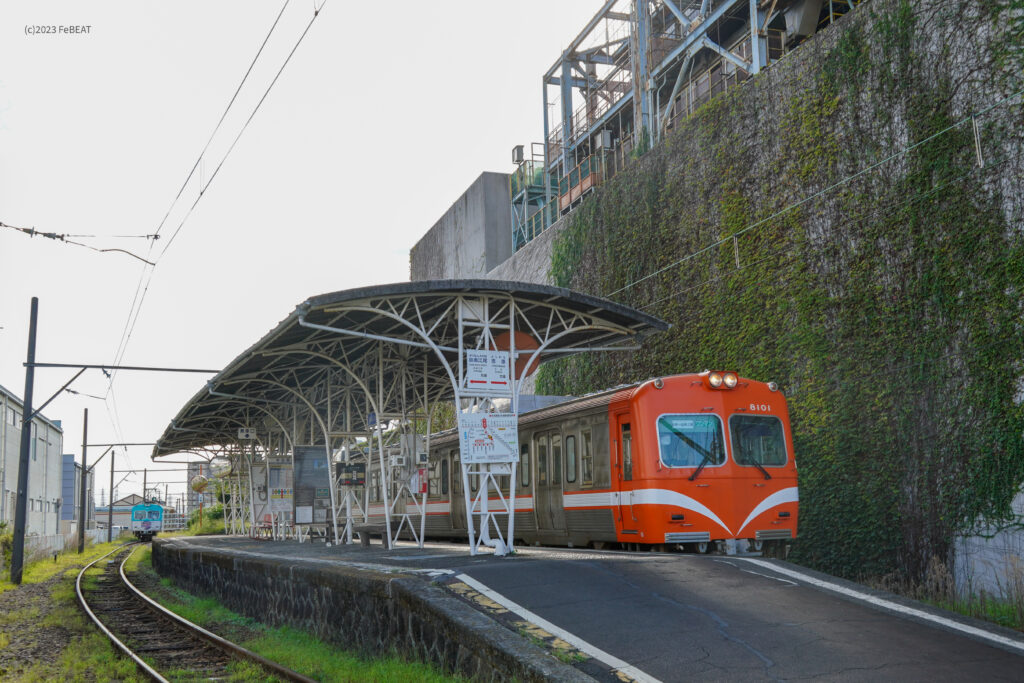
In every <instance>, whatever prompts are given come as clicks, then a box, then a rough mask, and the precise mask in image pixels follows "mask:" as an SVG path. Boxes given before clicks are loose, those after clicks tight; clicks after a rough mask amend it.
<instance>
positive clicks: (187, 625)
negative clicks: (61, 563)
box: [75, 543, 314, 683]
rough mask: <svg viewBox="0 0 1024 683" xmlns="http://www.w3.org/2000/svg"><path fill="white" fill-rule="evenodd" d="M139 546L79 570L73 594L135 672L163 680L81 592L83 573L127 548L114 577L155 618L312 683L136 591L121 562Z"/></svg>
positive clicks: (288, 676) (278, 672) (283, 674)
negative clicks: (113, 629)
mask: <svg viewBox="0 0 1024 683" xmlns="http://www.w3.org/2000/svg"><path fill="white" fill-rule="evenodd" d="M139 545H141V544H139V543H129V544H126V546H122V547H120V548H115V549H114V550H112V551H110V552H109V553H107V554H106V555H103V556H102V557H100V558H98V559H96V560H93V561H92V562H90V563H89V564H88V565H86V566H85V567H84V568H83V569H82V571H81V572H79V574H78V578H77V579H76V581H75V592H76V593H77V596H78V601H79V604H81V605H82V609H84V610H85V612H86V614H88V615H89V618H90V619H91V620H92V621H93V623H95V624H96V625H97V626H98V627H99V629H100V631H102V632H103V634H104V635H105V636H107V638H109V639H110V640H111V642H113V643H114V645H115V646H116V647H117V648H118V649H119V650H121V652H122V653H124V654H125V655H126V656H128V657H129V658H130V659H131V660H132V661H133V662H135V664H136V665H137V666H138V667H139V669H141V670H142V672H143V673H145V674H146V675H147V676H149V677H150V678H152V679H153V680H155V681H167V679H166V678H164V677H163V676H162V675H161V674H160V673H159V672H158V671H156V669H154V668H153V667H152V666H150V665H149V664H148V663H146V662H145V661H143V660H142V659H141V658H140V657H139V656H138V654H137V653H136V652H135V651H133V650H132V649H131V648H130V647H129V646H128V645H127V644H125V643H124V641H122V640H121V639H120V638H118V637H117V635H115V634H114V633H113V631H111V630H110V629H109V628H107V626H106V625H105V624H104V623H103V622H102V621H101V620H100V618H99V617H98V616H97V615H96V613H95V612H94V611H93V610H92V609H91V608H90V607H89V605H88V602H87V600H86V598H85V594H84V592H83V591H82V577H83V576H84V575H85V572H86V571H88V570H89V569H90V568H92V567H93V565H95V564H96V563H98V562H100V561H101V560H103V559H106V558H107V557H109V556H111V555H113V554H114V553H116V552H123V551H125V549H126V548H131V549H130V550H128V552H127V553H126V555H125V557H124V559H123V560H122V561H121V563H120V565H119V566H118V575H119V576H120V579H121V583H122V585H123V586H124V587H125V588H126V589H127V590H128V591H129V593H130V595H131V596H132V597H133V598H135V599H136V600H138V601H140V602H141V603H142V604H143V605H145V607H146V608H148V609H149V610H150V611H152V612H154V613H155V614H156V615H157V616H158V617H159V618H161V619H164V620H167V621H170V622H173V623H174V624H176V625H177V626H178V627H180V628H183V629H185V631H186V632H187V633H189V634H190V635H192V636H193V637H195V638H199V639H202V640H203V641H205V642H207V643H209V644H210V645H212V646H214V647H215V648H217V649H219V650H221V651H223V652H225V653H226V654H228V655H229V656H231V657H235V658H241V659H247V660H250V661H253V662H256V663H257V664H259V665H260V666H262V667H263V668H264V669H266V670H268V671H270V672H272V673H274V674H275V675H277V676H280V677H281V678H282V679H284V680H288V681H299V682H301V683H314V679H312V678H309V677H307V676H304V675H302V674H300V673H298V672H297V671H293V670H291V669H289V668H287V667H284V666H282V665H280V664H278V663H277V662H274V661H271V660H269V659H267V658H266V657H263V656H261V655H258V654H256V653H255V652H253V651H251V650H248V649H246V648H244V647H242V646H240V645H238V644H236V643H232V642H231V641H229V640H226V639H224V638H222V637H220V636H218V635H217V634H215V633H212V632H210V631H208V630H206V629H204V628H203V627H202V626H199V625H198V624H194V623H192V622H191V621H189V620H187V619H185V618H183V617H181V616H179V615H177V614H175V613H174V612H172V611H170V610H168V609H167V608H166V607H164V606H163V605H161V604H159V603H157V602H156V601H155V600H153V599H152V598H150V597H149V596H148V595H146V594H145V593H143V592H142V591H141V590H139V588H138V587H137V586H135V584H133V583H132V582H131V581H130V580H129V579H128V576H127V575H126V574H125V571H124V565H125V563H126V562H127V561H128V559H129V558H130V557H131V555H132V553H134V552H135V550H136V549H137V548H138V546H139Z"/></svg>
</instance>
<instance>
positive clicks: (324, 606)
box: [153, 538, 592, 681]
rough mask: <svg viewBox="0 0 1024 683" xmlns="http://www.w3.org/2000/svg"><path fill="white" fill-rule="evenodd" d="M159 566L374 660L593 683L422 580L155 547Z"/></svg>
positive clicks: (472, 674)
mask: <svg viewBox="0 0 1024 683" xmlns="http://www.w3.org/2000/svg"><path fill="white" fill-rule="evenodd" d="M153 567H154V569H156V571H157V572H158V573H159V574H160V575H162V576H165V577H170V578H171V579H173V580H174V582H175V583H176V584H177V585H178V586H180V587H181V588H184V589H185V590H188V591H190V592H193V593H198V594H203V595H213V596H215V597H216V598H217V599H218V600H219V601H220V602H222V603H223V604H224V605H226V606H227V607H229V608H230V609H233V610H235V611H236V612H241V613H243V614H246V615H248V616H250V617H253V618H255V619H258V620H259V621H262V622H264V623H268V624H271V625H275V626H279V625H284V624H288V625H291V626H294V627H296V628H302V629H305V630H308V631H311V632H313V633H314V634H316V636H317V637H319V638H322V639H323V640H325V641H327V642H330V643H334V644H336V645H340V646H342V647H345V648H349V649H353V650H356V651H359V652H361V653H363V654H365V655H368V656H374V655H381V654H388V653H390V652H391V651H392V650H398V651H399V652H401V653H403V654H404V655H405V656H407V657H410V658H412V659H419V660H423V661H428V662H433V663H435V664H437V665H439V666H440V667H441V668H442V669H444V670H445V671H447V672H450V673H456V674H459V675H462V676H466V677H468V678H472V679H474V680H489V681H495V680H497V681H503V680H518V681H541V680H556V681H586V680H592V679H590V678H589V677H588V676H586V675H585V674H583V673H582V672H580V671H577V670H576V669H574V668H572V667H571V666H568V665H566V664H563V663H561V662H559V661H558V660H556V659H554V658H553V657H551V656H549V655H547V654H545V653H543V652H542V651H541V650H540V649H539V648H537V647H536V646H534V645H532V644H530V643H529V642H527V641H526V640H525V639H523V638H521V637H520V636H518V635H516V634H514V633H512V632H511V631H509V630H507V629H506V628H504V627H503V626H500V625H499V624H497V623H495V622H494V621H492V620H491V619H489V618H488V617H486V616H484V615H483V614H481V613H480V612H478V611H476V610H475V609H473V608H472V607H470V606H469V605H467V604H465V603H463V602H461V601H460V600H459V599H458V598H456V597H454V596H452V595H450V594H449V593H447V592H446V591H444V590H443V589H442V588H440V587H438V586H434V585H432V584H431V583H429V582H428V581H427V580H426V579H423V578H420V577H414V576H411V575H402V574H386V573H383V572H377V571H373V570H370V569H365V568H355V567H347V566H344V565H341V564H327V565H325V564H324V563H323V562H321V563H319V564H314V563H312V562H303V561H302V560H298V559H296V558H291V557H287V558H286V557H282V558H267V557H252V556H242V555H236V554H232V553H231V552H228V551H226V550H210V549H205V548H204V549H201V550H200V549H196V548H190V547H189V546H188V544H187V543H185V542H183V541H177V540H175V539H161V538H156V539H154V540H153Z"/></svg>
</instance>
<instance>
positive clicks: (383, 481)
mask: <svg viewBox="0 0 1024 683" xmlns="http://www.w3.org/2000/svg"><path fill="white" fill-rule="evenodd" d="M377 405H378V406H379V407H380V409H381V410H382V411H383V409H384V342H383V341H381V342H378V345H377ZM383 419H384V417H383V413H377V449H378V454H379V456H380V487H381V489H382V491H383V496H382V497H383V499H384V534H385V537H386V538H387V540H388V548H389V549H390V548H393V547H394V542H393V540H392V538H391V501H390V499H389V494H390V487H389V486H388V471H387V467H386V465H387V463H386V462H385V458H384V425H383V424H381V423H382V421H383Z"/></svg>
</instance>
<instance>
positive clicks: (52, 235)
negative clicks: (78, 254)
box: [0, 222, 156, 266]
mask: <svg viewBox="0 0 1024 683" xmlns="http://www.w3.org/2000/svg"><path fill="white" fill-rule="evenodd" d="M0 228H9V229H11V230H17V231H18V232H23V233H25V234H26V235H28V236H29V237H36V236H39V237H45V238H47V239H51V240H56V241H58V242H64V243H65V244H72V245H74V246H76V247H85V248H86V249H91V250H93V251H98V252H101V253H107V252H120V253H122V254H127V255H128V256H131V257H132V258H134V259H138V260H140V261H142V262H143V263H147V264H149V265H150V266H153V265H156V264H155V263H153V262H152V261H149V260H148V259H144V258H142V257H141V256H139V255H138V254H135V253H133V252H130V251H128V250H127V249H119V248H115V247H107V248H101V247H94V246H92V245H91V244H85V243H83V242H76V241H74V240H71V239H68V238H69V237H78V238H79V239H84V238H87V237H95V235H68V234H65V233H58V232H43V231H41V230H36V229H35V228H22V227H19V226H17V225H10V224H8V223H3V222H0ZM147 256H148V254H147Z"/></svg>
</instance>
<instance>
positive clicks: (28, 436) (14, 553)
mask: <svg viewBox="0 0 1024 683" xmlns="http://www.w3.org/2000/svg"><path fill="white" fill-rule="evenodd" d="M38 314H39V298H38V297H32V310H31V313H30V317H29V325H28V363H27V364H26V365H25V399H24V400H25V403H24V405H22V415H21V457H20V458H19V460H18V502H17V503H16V504H15V507H14V547H13V548H11V583H13V584H14V585H15V586H19V585H21V572H22V569H23V568H24V563H25V512H26V511H25V506H26V504H27V502H28V464H29V451H30V450H31V447H32V418H33V415H32V388H33V385H34V381H35V370H36V368H35V362H36V318H37V317H38Z"/></svg>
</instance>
